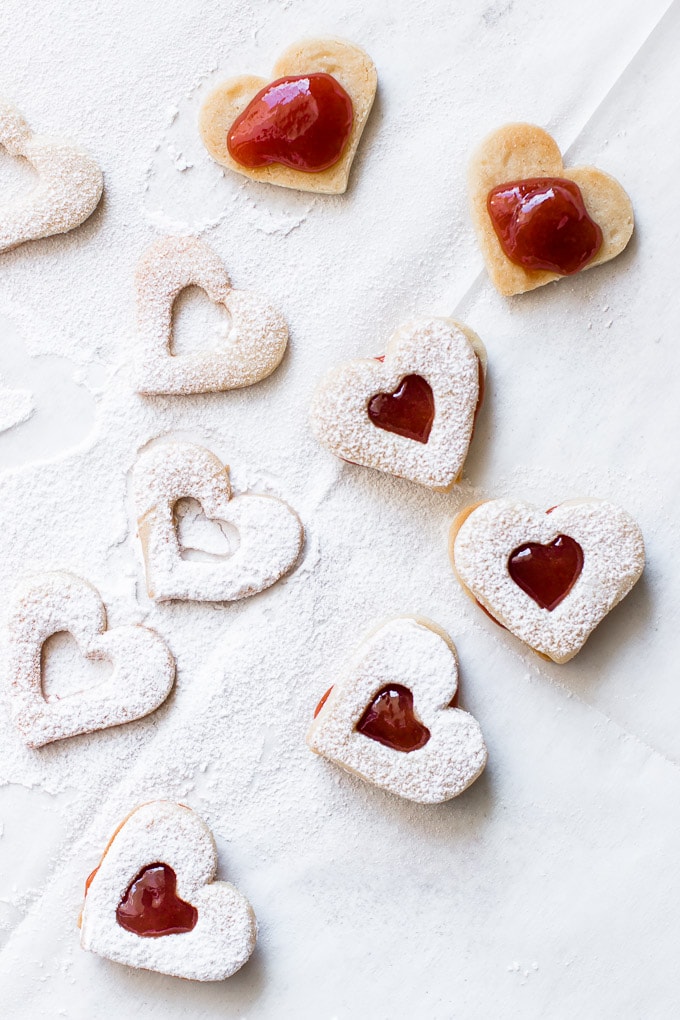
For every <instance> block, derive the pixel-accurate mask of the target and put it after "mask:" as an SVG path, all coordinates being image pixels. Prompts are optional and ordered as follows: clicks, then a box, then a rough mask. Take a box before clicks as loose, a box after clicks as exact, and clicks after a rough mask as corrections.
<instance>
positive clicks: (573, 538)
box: [450, 499, 645, 662]
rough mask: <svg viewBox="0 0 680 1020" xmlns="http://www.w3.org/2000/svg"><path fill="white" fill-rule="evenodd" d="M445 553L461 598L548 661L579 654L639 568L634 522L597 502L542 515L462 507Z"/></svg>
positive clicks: (506, 506)
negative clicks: (464, 596) (472, 602)
mask: <svg viewBox="0 0 680 1020" xmlns="http://www.w3.org/2000/svg"><path fill="white" fill-rule="evenodd" d="M450 553H451V561H452V564H453V569H454V571H455V573H456V575H457V576H458V579H459V581H460V583H461V584H462V586H463V588H464V589H465V591H466V592H467V594H468V595H470V596H471V598H472V599H474V600H475V602H477V603H478V604H479V605H480V606H481V607H482V608H483V609H485V610H486V611H487V612H488V613H489V614H490V615H491V616H492V617H493V619H494V620H496V622H497V623H500V624H501V626H502V627H505V628H506V629H507V630H509V631H510V632H511V633H512V634H514V635H515V636H516V637H518V638H520V639H521V640H522V641H525V642H526V643H527V644H528V645H529V646H530V647H531V648H533V650H534V651H536V652H538V653H539V654H540V655H542V656H543V657H545V658H549V659H552V660H553V661H554V662H568V661H569V659H571V658H573V656H574V655H576V653H577V652H578V651H579V650H580V649H581V648H582V647H583V645H584V644H585V642H586V640H587V638H588V636H589V635H590V634H591V632H592V631H593V630H594V629H595V627H597V625H598V623H600V622H601V620H603V619H604V617H605V616H606V615H607V613H608V612H609V611H610V610H611V609H613V608H614V606H615V605H617V603H619V602H620V601H621V599H622V598H624V597H625V596H626V595H627V594H628V592H629V591H630V590H631V588H632V587H633V585H634V584H635V583H636V581H637V580H638V579H639V577H640V575H641V574H642V571H643V569H644V565H645V547H644V542H643V538H642V533H641V531H640V528H639V527H638V525H637V524H636V523H635V521H634V520H633V518H632V517H631V516H630V514H628V513H626V511H625V510H621V509H620V508H619V507H617V506H614V505H613V504H611V503H607V502H605V501H604V500H596V499H577V500H570V501H568V502H566V503H562V504H561V505H560V506H555V507H551V508H550V509H549V510H547V511H544V510H541V509H539V508H537V507H534V506H530V505H529V504H528V503H523V502H521V501H519V500H513V499H494V500H489V501H488V502H486V503H480V504H478V505H477V506H474V507H468V509H467V510H464V511H463V512H462V513H461V514H460V515H459V516H458V518H457V519H456V520H455V521H454V523H453V526H452V528H451V541H450Z"/></svg>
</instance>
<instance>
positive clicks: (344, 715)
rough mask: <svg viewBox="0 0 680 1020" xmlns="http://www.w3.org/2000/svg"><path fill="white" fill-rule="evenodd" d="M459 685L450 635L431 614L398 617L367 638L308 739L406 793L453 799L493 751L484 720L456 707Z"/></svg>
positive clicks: (428, 799)
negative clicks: (425, 617)
mask: <svg viewBox="0 0 680 1020" xmlns="http://www.w3.org/2000/svg"><path fill="white" fill-rule="evenodd" d="M457 688H458V663H457V659H456V651H455V648H454V646H453V643H452V642H451V640H450V638H449V637H448V636H447V635H446V634H444V632H443V631H441V630H439V628H438V627H436V626H435V625H434V624H432V623H430V622H429V621H427V620H423V619H419V618H417V617H410V616H404V617H397V618H395V619H393V620H389V621H388V622H387V623H383V624H382V625H380V626H379V627H378V628H377V629H376V630H374V631H372V632H371V633H370V634H369V635H368V637H366V638H365V639H364V641H363V642H362V643H361V645H360V646H359V648H358V649H357V651H356V653H355V655H354V657H353V659H352V661H351V662H350V664H349V666H348V668H347V670H346V672H345V674H344V676H343V677H342V678H341V679H340V680H339V681H337V682H336V683H335V685H334V686H333V687H332V688H331V690H330V691H329V692H328V694H327V695H326V696H325V698H324V699H323V700H322V702H321V703H320V705H319V707H318V709H317V712H316V715H315V718H314V722H313V723H312V725H311V727H310V730H309V733H308V734H307V743H308V745H309V747H310V748H311V750H312V751H314V752H315V753H316V754H321V755H324V757H326V758H329V759H330V760H331V761H334V762H335V763H336V764H338V765H341V766H342V768H344V769H347V771H348V772H354V773H356V774H357V775H359V776H361V778H362V779H365V780H367V781H368V782H369V783H374V784H375V785H376V786H379V787H381V789H383V790H388V791H389V792H390V793H395V794H397V795H398V796H399V797H406V798H407V799H408V800H415V801H418V802H420V803H421V804H437V803H440V802H441V801H444V800H450V799H451V798H452V797H457V796H458V794H459V793H462V792H463V790H465V789H466V788H467V787H468V786H470V784H471V783H473V782H474V781H475V779H477V777H478V776H479V775H480V774H481V772H482V771H483V769H484V766H485V764H486V758H487V753H486V746H485V744H484V738H483V737H482V733H481V730H480V728H479V725H478V723H477V722H476V720H475V719H473V717H472V716H471V715H470V714H469V713H468V712H463V711H462V709H460V708H453V707H451V705H452V702H453V701H454V698H455V695H456V691H457Z"/></svg>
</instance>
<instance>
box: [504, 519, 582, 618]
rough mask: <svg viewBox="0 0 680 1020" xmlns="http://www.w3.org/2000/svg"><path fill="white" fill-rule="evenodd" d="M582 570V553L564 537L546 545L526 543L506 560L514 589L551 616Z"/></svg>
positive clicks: (575, 544)
mask: <svg viewBox="0 0 680 1020" xmlns="http://www.w3.org/2000/svg"><path fill="white" fill-rule="evenodd" d="M582 570H583V549H582V548H581V546H580V545H579V544H578V542H575V541H574V539H573V538H570V537H569V536H568V535H558V536H557V538H556V539H555V540H554V542H551V543H550V545H541V544H540V543H539V542H527V544H526V545H520V546H519V548H517V549H515V550H514V552H512V553H510V556H509V558H508V572H509V574H510V577H511V578H512V579H513V581H514V582H515V584H516V585H519V587H520V588H521V589H522V591H524V592H526V593H527V595H528V596H529V597H530V598H532V599H533V600H534V602H537V603H538V605H539V606H540V607H541V609H547V610H548V612H552V611H553V609H556V608H557V606H559V604H560V602H561V601H562V600H563V599H565V598H566V597H567V595H568V594H569V592H570V591H571V589H572V588H573V587H574V585H575V584H576V581H577V579H578V577H579V575H580V573H581V571H582Z"/></svg>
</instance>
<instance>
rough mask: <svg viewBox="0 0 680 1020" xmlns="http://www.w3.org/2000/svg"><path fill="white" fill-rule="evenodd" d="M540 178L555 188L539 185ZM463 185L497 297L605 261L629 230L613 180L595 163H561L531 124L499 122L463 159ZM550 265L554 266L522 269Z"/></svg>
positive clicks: (624, 202) (624, 199) (627, 211)
mask: <svg viewBox="0 0 680 1020" xmlns="http://www.w3.org/2000/svg"><path fill="white" fill-rule="evenodd" d="M541 178H546V181H550V182H554V184H555V186H554V187H552V189H551V188H550V187H549V186H548V184H546V187H545V188H543V189H542V190H541V188H540V179H541ZM501 185H515V187H514V188H509V189H502V188H501ZM574 185H576V186H577V187H576V188H574ZM468 189H469V194H470V205H471V213H472V221H473V224H474V227H475V230H476V232H477V236H478V239H479V243H480V246H481V249H482V254H483V255H484V260H485V262H486V266H487V269H488V272H489V276H490V277H491V281H492V283H493V285H494V287H496V289H497V290H498V291H500V293H501V294H505V295H511V294H522V293H524V292H525V291H528V290H533V289H534V288H535V287H541V286H543V284H544V283H550V282H551V281H552V280H558V279H560V277H561V276H564V275H568V274H570V273H572V272H575V271H577V270H578V269H591V268H592V267H593V266H599V265H600V264H601V263H602V262H608V261H609V259H613V258H614V257H615V256H616V255H618V254H620V252H622V251H623V249H624V248H625V247H626V245H627V244H628V241H629V240H630V237H631V234H632V233H633V223H634V221H633V208H632V206H631V204H630V199H629V198H628V195H627V194H626V192H625V191H624V190H623V188H622V187H621V185H620V184H619V183H618V182H617V181H615V180H614V178H613V177H610V176H609V174H606V173H604V171H602V170H597V169H596V168H595V167H591V166H579V167H573V168H566V167H565V166H564V163H563V162H562V155H561V153H560V150H559V147H558V146H557V144H556V142H555V141H554V139H553V138H552V137H551V136H550V135H549V134H548V133H547V132H546V131H543V130H542V129H541V128H539V127H535V126H534V125H532V124H506V125H505V126H504V127H502V128H499V129H498V130H497V131H494V132H493V133H492V134H490V135H489V136H488V137H487V138H485V140H484V141H483V142H482V144H481V145H480V147H479V148H478V149H477V151H476V152H475V154H474V156H473V157H472V159H471V161H470V166H469V171H468ZM546 189H547V190H546ZM492 192H495V193H496V194H495V198H493V197H492V195H491V193H492ZM500 192H503V194H500ZM506 192H507V193H506ZM579 192H580V195H579ZM492 214H493V218H492ZM494 222H495V223H496V227H494ZM502 238H503V240H502ZM504 248H505V250H504ZM508 252H510V254H511V255H512V257H509V255H508ZM546 258H547V261H546ZM516 259H519V260H520V263H522V262H523V263H524V264H518V262H517V261H515V260H516ZM553 264H556V265H560V264H562V270H561V271H559V272H555V271H553V270H551V269H549V268H527V266H536V265H539V266H552V265H553Z"/></svg>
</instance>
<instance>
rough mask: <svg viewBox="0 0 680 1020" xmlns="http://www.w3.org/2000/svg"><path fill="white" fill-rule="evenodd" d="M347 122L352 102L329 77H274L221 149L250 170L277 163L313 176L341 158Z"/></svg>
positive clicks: (348, 129)
mask: <svg viewBox="0 0 680 1020" xmlns="http://www.w3.org/2000/svg"><path fill="white" fill-rule="evenodd" d="M353 120H354V110H353V108H352V100H351V99H350V97H349V96H348V95H347V93H346V92H345V90H344V89H343V87H342V85H341V84H340V83H339V82H338V81H336V80H335V78H333V76H332V75H330V74H306V75H297V76H296V77H292V78H277V80H276V81H273V82H271V83H270V84H269V85H266V86H265V87H264V88H263V89H261V90H260V92H258V93H257V95H256V96H255V97H254V98H253V99H251V101H250V102H249V103H248V106H247V107H246V108H245V110H244V111H243V113H241V114H239V116H238V117H237V118H236V120H235V121H234V123H233V124H232V126H231V128H230V129H229V132H228V134H227V149H228V150H229V155H230V156H231V157H232V159H235V160H236V162H237V163H240V164H241V166H245V167H248V169H250V170H255V169H257V168H258V167H262V166H269V165H270V164H271V163H282V164H283V165H284V166H289V167H292V168H293V169H294V170H302V171H304V172H305V173H318V172H319V171H320V170H327V169H328V167H330V166H333V164H334V163H337V161H338V160H339V159H340V157H341V156H342V153H343V151H344V148H345V146H346V145H347V140H348V138H349V136H350V133H351V131H352V122H353Z"/></svg>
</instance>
